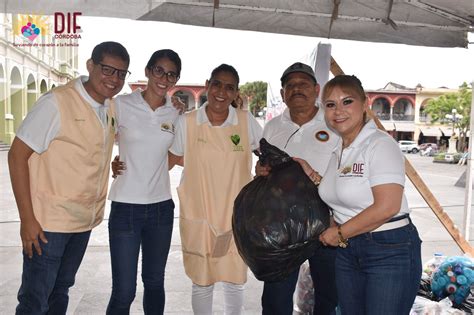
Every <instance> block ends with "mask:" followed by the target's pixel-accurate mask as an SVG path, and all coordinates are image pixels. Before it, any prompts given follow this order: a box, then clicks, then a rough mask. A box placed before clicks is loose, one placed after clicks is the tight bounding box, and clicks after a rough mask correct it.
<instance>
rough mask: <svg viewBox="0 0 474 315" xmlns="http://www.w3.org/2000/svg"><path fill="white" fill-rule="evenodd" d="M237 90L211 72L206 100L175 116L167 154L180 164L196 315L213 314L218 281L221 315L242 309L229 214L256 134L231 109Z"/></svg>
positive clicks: (240, 272) (241, 271)
mask: <svg viewBox="0 0 474 315" xmlns="http://www.w3.org/2000/svg"><path fill="white" fill-rule="evenodd" d="M238 87H239V75H238V73H237V71H236V70H235V69H234V68H233V67H232V66H229V65H226V64H222V65H220V66H219V67H217V68H216V69H214V71H212V74H211V78H210V79H209V80H207V81H206V89H207V98H208V100H207V102H206V103H205V104H203V106H202V107H200V108H199V109H197V110H194V111H192V112H189V113H187V114H185V115H183V116H181V117H179V119H178V123H177V129H176V136H175V139H174V142H173V145H172V146H171V148H170V155H169V156H170V162H169V164H170V167H172V166H173V165H174V164H179V165H183V164H184V165H183V166H184V170H183V177H182V179H181V183H180V185H179V187H178V195H179V200H180V224H179V225H180V226H179V227H180V233H181V242H182V249H183V261H184V268H185V271H186V274H187V275H188V277H189V278H190V279H191V280H192V282H193V287H192V307H193V311H194V313H195V314H212V299H213V290H214V284H215V283H216V282H222V283H223V289H224V301H225V314H240V313H241V311H242V305H243V288H244V283H245V282H246V281H247V266H246V265H245V264H244V262H243V261H242V259H241V258H240V256H239V253H238V251H237V248H236V246H235V243H234V239H233V236H232V211H233V205H234V199H235V197H236V196H237V194H238V193H239V192H240V190H241V188H242V187H243V186H244V185H246V184H247V183H248V182H249V181H250V180H251V178H252V177H251V164H252V157H251V153H252V150H254V149H256V148H258V141H259V140H260V138H261V133H262V128H261V126H260V125H259V124H258V122H257V121H256V120H255V118H254V117H253V116H252V115H251V114H250V112H247V111H243V110H240V109H237V108H235V107H236V103H235V101H236V99H237V98H238V95H239V88H238ZM231 105H232V106H231Z"/></svg>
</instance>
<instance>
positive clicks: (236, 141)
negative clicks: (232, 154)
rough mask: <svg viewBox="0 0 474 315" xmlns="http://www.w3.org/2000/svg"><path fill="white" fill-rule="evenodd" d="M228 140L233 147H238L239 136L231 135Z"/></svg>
mask: <svg viewBox="0 0 474 315" xmlns="http://www.w3.org/2000/svg"><path fill="white" fill-rule="evenodd" d="M230 140H232V143H233V144H234V145H238V144H239V143H240V136H239V135H232V136H230Z"/></svg>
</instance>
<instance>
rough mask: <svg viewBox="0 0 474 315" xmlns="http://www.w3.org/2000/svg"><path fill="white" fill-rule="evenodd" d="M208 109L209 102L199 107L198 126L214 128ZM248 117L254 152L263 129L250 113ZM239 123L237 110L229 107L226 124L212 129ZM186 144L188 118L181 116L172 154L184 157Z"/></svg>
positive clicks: (258, 144) (171, 149)
mask: <svg viewBox="0 0 474 315" xmlns="http://www.w3.org/2000/svg"><path fill="white" fill-rule="evenodd" d="M206 107H207V102H206V103H204V104H203V105H202V106H201V107H199V109H198V110H197V111H198V112H197V114H196V121H197V124H198V125H201V124H209V125H210V126H212V125H211V123H210V121H209V118H208V117H207V114H206ZM247 116H248V130H249V144H250V147H251V149H252V151H253V150H255V149H258V147H259V146H260V143H259V141H260V139H261V138H262V127H261V126H260V124H259V123H258V121H257V120H256V119H255V117H253V115H252V114H251V113H250V112H248V114H247ZM238 123H239V121H238V119H237V113H236V112H235V108H234V107H232V106H229V115H228V116H227V119H226V120H225V121H224V123H223V124H222V125H220V126H212V127H213V128H221V127H226V126H230V125H237V124H238ZM185 144H186V117H185V116H184V115H181V116H180V117H179V118H178V122H177V124H176V137H175V138H174V142H173V145H172V146H171V148H170V152H171V153H173V154H174V155H177V156H183V155H184V148H185Z"/></svg>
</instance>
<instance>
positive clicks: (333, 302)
mask: <svg viewBox="0 0 474 315" xmlns="http://www.w3.org/2000/svg"><path fill="white" fill-rule="evenodd" d="M335 260H336V248H334V247H325V246H323V247H320V248H319V249H317V250H316V252H315V253H314V255H313V256H312V257H311V258H310V259H309V265H310V270H311V278H312V279H313V283H314V301H315V303H314V311H313V314H314V315H332V314H335V308H336V306H337V290H336V281H335V274H334V272H335ZM298 273H299V269H298V270H296V271H295V272H293V273H292V274H291V275H290V276H289V277H288V278H286V279H285V280H282V281H277V282H267V281H265V283H264V285H263V295H262V309H263V311H262V314H264V315H291V314H292V313H293V293H294V291H295V287H296V282H297V281H298Z"/></svg>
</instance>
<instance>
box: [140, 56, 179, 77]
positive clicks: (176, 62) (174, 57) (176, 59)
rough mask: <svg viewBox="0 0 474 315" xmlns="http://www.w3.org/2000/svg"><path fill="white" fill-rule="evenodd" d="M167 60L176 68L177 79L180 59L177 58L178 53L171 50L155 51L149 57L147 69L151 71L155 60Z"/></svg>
mask: <svg viewBox="0 0 474 315" xmlns="http://www.w3.org/2000/svg"><path fill="white" fill-rule="evenodd" d="M163 58H167V59H169V60H171V62H172V63H174V65H175V66H176V70H177V72H178V73H177V75H178V77H179V76H180V75H181V58H179V55H178V53H176V52H175V51H174V50H171V49H160V50H157V51H155V52H154V53H153V55H151V57H150V60H148V63H147V64H146V68H147V69H151V68H152V67H153V66H154V65H155V63H156V61H157V60H159V59H163Z"/></svg>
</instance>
